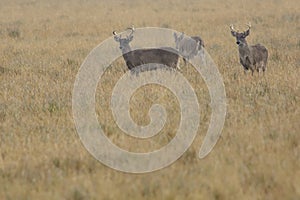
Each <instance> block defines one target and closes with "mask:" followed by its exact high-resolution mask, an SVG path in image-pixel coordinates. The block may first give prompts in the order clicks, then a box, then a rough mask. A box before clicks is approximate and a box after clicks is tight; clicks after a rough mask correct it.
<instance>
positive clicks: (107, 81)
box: [0, 0, 300, 200]
mask: <svg viewBox="0 0 300 200" xmlns="http://www.w3.org/2000/svg"><path fill="white" fill-rule="evenodd" d="M299 10H300V3H299V1H297V0H266V1H259V0H252V1H246V0H243V1H240V0H224V1H210V0H200V1H199V0H191V1H187V2H185V3H184V2H183V1H179V0H169V1H158V0H151V1H150V0H149V1H137V0H132V1H129V0H126V1H115V0H112V1H96V0H66V1H58V0H53V1H46V0H41V1H35V0H10V1H8V0H1V1H0V199H76V200H79V199H142V198H145V199H272V200H273V199H291V200H293V199H295V200H296V199H300V148H299V146H300V145H299V141H300V134H299V133H300V123H299V121H300V106H299V102H300V81H299V73H300V68H299V64H300V58H299V52H300V51H299V50H300V38H299V33H300V14H299ZM248 22H251V23H252V29H251V34H250V36H249V37H248V38H247V40H248V43H250V44H253V43H258V42H259V43H262V44H264V45H265V46H266V47H267V48H268V50H269V61H268V68H267V71H266V75H265V76H264V77H257V74H255V76H254V77H251V76H250V74H248V75H246V76H245V75H244V73H243V69H242V66H241V65H240V64H239V58H238V50H237V45H236V44H235V38H233V37H232V36H231V34H230V29H229V24H231V23H234V24H235V25H236V28H238V29H240V30H243V29H245V28H246V26H245V23H248ZM132 24H134V25H135V27H147V26H152V27H164V28H170V29H174V30H177V31H184V32H185V33H186V34H188V35H200V36H201V37H202V39H203V40H204V42H205V45H206V50H207V51H208V53H209V54H210V55H211V57H212V58H213V60H214V61H215V63H216V64H217V66H218V67H219V70H220V73H221V74H222V76H223V79H224V83H225V88H226V94H227V102H228V107H227V108H228V112H227V116H226V122H225V126H224V129H223V133H222V136H221V138H220V140H219V141H218V143H217V145H216V146H215V148H214V149H213V151H212V152H211V153H210V154H209V156H208V157H206V158H205V159H202V160H199V159H198V157H197V154H198V151H199V147H200V145H201V143H202V140H203V137H204V135H205V133H206V131H207V128H208V124H209V119H210V114H211V111H210V108H209V102H210V98H209V94H208V90H207V88H206V85H205V83H204V82H203V80H202V78H201V76H199V75H197V73H196V72H195V70H194V69H193V68H192V67H191V66H189V65H188V66H182V73H183V74H184V75H185V76H186V78H187V79H188V80H189V81H190V83H191V85H193V87H194V89H195V91H196V94H197V97H198V99H199V105H200V108H201V113H200V114H201V122H200V129H199V131H198V135H197V138H196V140H195V141H194V143H193V144H192V146H191V147H190V148H189V150H188V151H187V152H186V153H185V154H184V155H183V156H182V157H181V158H180V159H179V160H178V161H177V162H175V163H174V164H173V165H171V166H170V167H168V168H165V169H163V170H160V171H157V172H153V173H149V174H140V175H134V174H126V173H121V172H118V171H114V170H112V169H110V168H108V167H106V166H104V165H103V164H101V163H99V162H98V161H96V160H95V159H94V158H93V157H92V156H91V155H90V154H89V153H88V152H87V151H86V149H85V148H84V147H83V145H82V144H81V142H80V140H79V137H78V136H77V133H76V130H75V126H74V122H73V119H72V109H71V103H72V89H73V83H74V81H75V77H76V74H77V71H78V69H79V67H80V65H81V63H82V62H83V60H84V58H85V57H86V56H87V55H88V53H89V52H90V51H91V50H92V49H93V48H94V47H95V46H97V45H98V44H99V43H100V42H101V41H103V40H105V39H106V38H108V37H110V36H112V31H113V30H117V31H119V32H120V31H122V30H124V29H125V28H127V27H128V26H131V25H132ZM125 70H126V67H125V63H124V61H123V60H122V58H120V59H119V60H117V61H116V62H114V63H113V64H112V65H111V67H110V68H109V69H108V71H107V73H106V74H105V76H104V77H103V78H102V79H101V80H100V82H99V87H98V88H97V95H96V101H97V108H96V111H97V113H98V114H99V121H100V123H101V124H102V126H103V128H104V130H105V132H106V133H107V136H108V137H110V138H111V140H112V141H113V142H115V143H116V144H117V145H119V146H120V147H122V148H125V149H128V150H131V151H138V152H143V151H144V152H147V151H149V150H154V149H157V148H159V147H162V146H164V145H165V144H167V143H168V142H169V141H170V140H171V139H172V137H173V136H174V134H175V131H176V128H177V126H178V122H179V120H180V115H179V112H178V111H179V108H178V102H177V100H176V99H175V97H174V95H172V93H171V92H169V91H168V90H166V89H164V88H161V87H157V86H152V87H151V86H147V87H143V88H141V89H140V90H138V91H137V92H136V94H135V95H134V96H133V97H132V101H131V103H132V104H131V106H132V112H131V114H132V117H133V119H134V120H135V121H136V122H137V123H138V124H141V125H145V124H147V123H149V118H148V116H147V112H148V108H149V107H151V105H152V104H153V103H161V104H162V105H165V106H166V110H167V112H168V116H169V118H168V120H167V123H166V125H165V128H164V130H163V131H162V132H161V133H160V134H159V135H158V136H156V137H154V138H152V139H151V140H150V141H145V140H141V141H139V140H136V139H133V138H130V137H128V136H124V135H125V134H124V133H122V132H121V131H120V130H119V129H118V127H117V126H116V125H115V123H114V121H113V118H112V114H111V111H110V109H109V107H108V106H109V102H110V99H109V98H110V95H111V92H112V88H113V86H114V84H115V83H116V81H117V80H118V78H119V77H120V76H121V75H122V74H123V73H124V72H125Z"/></svg>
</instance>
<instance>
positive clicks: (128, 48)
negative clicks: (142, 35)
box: [122, 45, 131, 54]
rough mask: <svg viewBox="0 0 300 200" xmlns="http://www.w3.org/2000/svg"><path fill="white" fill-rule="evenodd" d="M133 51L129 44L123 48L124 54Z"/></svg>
mask: <svg viewBox="0 0 300 200" xmlns="http://www.w3.org/2000/svg"><path fill="white" fill-rule="evenodd" d="M130 51H131V47H130V46H129V45H128V46H126V48H123V49H122V53H123V54H126V53H128V52H130Z"/></svg>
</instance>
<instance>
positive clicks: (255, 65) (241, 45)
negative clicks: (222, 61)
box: [230, 24, 268, 76]
mask: <svg viewBox="0 0 300 200" xmlns="http://www.w3.org/2000/svg"><path fill="white" fill-rule="evenodd" d="M247 26H248V29H247V30H246V31H244V32H242V33H239V32H238V31H236V30H235V29H234V28H233V25H230V29H231V34H232V36H234V37H235V38H236V44H237V45H238V49H239V54H240V63H241V64H242V65H243V67H244V72H245V74H246V71H247V70H249V69H250V70H251V72H252V76H253V73H254V71H255V70H256V71H257V72H258V74H259V70H260V68H261V69H262V71H263V74H264V73H265V71H266V68H267V60H268V50H267V49H266V47H264V46H263V45H261V44H256V45H248V44H247V41H246V37H247V36H248V35H249V34H250V28H251V25H250V24H247Z"/></svg>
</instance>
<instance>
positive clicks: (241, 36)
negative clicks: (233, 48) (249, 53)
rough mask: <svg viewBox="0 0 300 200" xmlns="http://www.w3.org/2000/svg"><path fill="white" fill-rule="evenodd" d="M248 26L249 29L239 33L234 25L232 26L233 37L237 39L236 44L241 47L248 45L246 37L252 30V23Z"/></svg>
mask: <svg viewBox="0 0 300 200" xmlns="http://www.w3.org/2000/svg"><path fill="white" fill-rule="evenodd" d="M247 26H248V29H247V30H246V31H244V32H242V33H239V32H238V31H236V30H235V29H234V27H233V25H232V24H231V25H230V29H231V35H232V36H233V37H235V38H236V44H237V45H239V46H245V45H247V41H246V37H247V36H248V35H249V34H250V28H251V25H250V23H249V24H247Z"/></svg>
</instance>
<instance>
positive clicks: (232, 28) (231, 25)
mask: <svg viewBox="0 0 300 200" xmlns="http://www.w3.org/2000/svg"><path fill="white" fill-rule="evenodd" d="M230 29H231V30H232V31H234V32H237V31H236V30H235V29H234V27H233V24H230Z"/></svg>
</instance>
